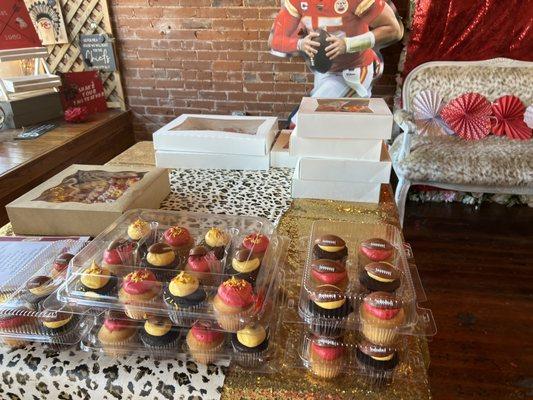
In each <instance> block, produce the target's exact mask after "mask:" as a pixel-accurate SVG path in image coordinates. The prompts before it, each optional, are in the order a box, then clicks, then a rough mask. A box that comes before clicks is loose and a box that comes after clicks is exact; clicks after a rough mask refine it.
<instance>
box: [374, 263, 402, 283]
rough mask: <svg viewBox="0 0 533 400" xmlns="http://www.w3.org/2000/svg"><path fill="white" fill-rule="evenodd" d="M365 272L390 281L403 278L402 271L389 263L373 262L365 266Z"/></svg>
mask: <svg viewBox="0 0 533 400" xmlns="http://www.w3.org/2000/svg"><path fill="white" fill-rule="evenodd" d="M365 270H366V272H368V273H369V274H372V275H375V276H378V277H380V278H388V279H392V280H395V279H399V278H400V276H401V271H400V270H399V269H398V268H396V267H395V266H394V265H392V264H391V263H388V262H383V261H380V262H372V263H369V264H367V265H365Z"/></svg>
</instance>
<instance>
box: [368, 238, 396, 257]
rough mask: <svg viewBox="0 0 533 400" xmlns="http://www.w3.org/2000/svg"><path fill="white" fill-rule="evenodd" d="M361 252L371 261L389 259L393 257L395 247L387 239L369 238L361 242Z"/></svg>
mask: <svg viewBox="0 0 533 400" xmlns="http://www.w3.org/2000/svg"><path fill="white" fill-rule="evenodd" d="M359 253H360V254H361V255H363V256H365V257H366V258H368V259H369V260H371V261H388V260H390V259H392V256H393V254H394V247H393V246H392V244H390V243H389V242H388V241H386V240H385V239H380V238H373V239H367V240H363V241H362V242H361V243H360V244H359Z"/></svg>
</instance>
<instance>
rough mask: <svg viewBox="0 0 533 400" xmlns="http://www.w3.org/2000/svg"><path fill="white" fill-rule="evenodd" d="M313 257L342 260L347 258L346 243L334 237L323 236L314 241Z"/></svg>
mask: <svg viewBox="0 0 533 400" xmlns="http://www.w3.org/2000/svg"><path fill="white" fill-rule="evenodd" d="M313 255H314V257H315V258H317V259H326V260H336V261H339V260H344V259H345V258H346V257H347V256H348V249H347V248H346V242H345V241H344V240H342V239H341V238H340V237H338V236H335V235H323V236H320V237H319V238H318V239H316V240H315V245H314V246H313Z"/></svg>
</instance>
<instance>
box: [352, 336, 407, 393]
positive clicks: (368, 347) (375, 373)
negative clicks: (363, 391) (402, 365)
mask: <svg viewBox="0 0 533 400" xmlns="http://www.w3.org/2000/svg"><path fill="white" fill-rule="evenodd" d="M356 359H357V365H358V367H359V369H360V370H361V372H362V374H363V375H364V376H365V377H366V379H367V380H368V382H369V383H370V384H373V385H378V386H381V385H384V384H387V383H389V382H390V381H391V380H392V375H393V372H394V369H395V368H396V366H397V365H398V362H399V357H398V353H397V352H396V349H395V348H394V347H387V346H380V345H378V344H374V343H372V342H369V341H368V340H363V341H362V342H360V343H359V344H358V345H357V350H356Z"/></svg>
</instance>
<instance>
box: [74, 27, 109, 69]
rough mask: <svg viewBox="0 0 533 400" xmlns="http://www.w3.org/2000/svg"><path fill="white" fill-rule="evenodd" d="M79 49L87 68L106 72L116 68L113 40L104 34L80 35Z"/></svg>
mask: <svg viewBox="0 0 533 400" xmlns="http://www.w3.org/2000/svg"><path fill="white" fill-rule="evenodd" d="M80 49H81V54H82V57H83V61H84V62H85V65H86V66H87V68H89V69H92V70H99V71H107V72H112V71H115V70H116V63H115V51H114V50H113V42H111V41H110V39H109V38H108V37H107V36H106V35H80Z"/></svg>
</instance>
